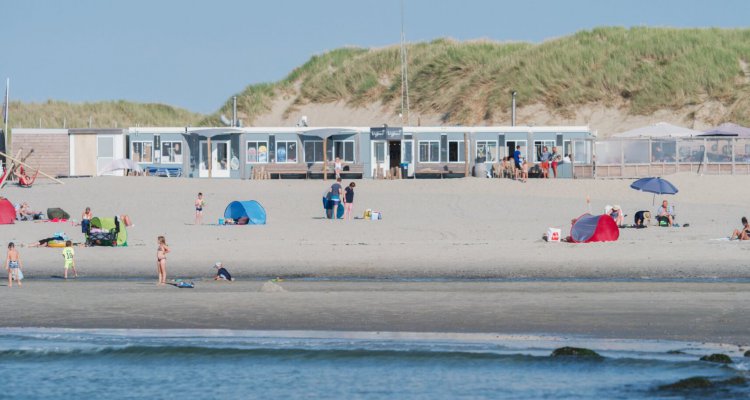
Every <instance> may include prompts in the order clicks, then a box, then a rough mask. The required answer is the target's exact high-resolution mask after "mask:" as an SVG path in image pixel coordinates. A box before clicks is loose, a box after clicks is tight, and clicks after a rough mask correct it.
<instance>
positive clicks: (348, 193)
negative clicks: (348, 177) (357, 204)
mask: <svg viewBox="0 0 750 400" xmlns="http://www.w3.org/2000/svg"><path fill="white" fill-rule="evenodd" d="M355 186H357V184H355V183H354V182H350V183H349V186H347V187H346V189H344V219H345V220H350V221H351V220H352V218H354V217H353V215H354V187H355Z"/></svg>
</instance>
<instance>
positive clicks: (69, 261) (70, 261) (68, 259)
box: [62, 240, 78, 279]
mask: <svg viewBox="0 0 750 400" xmlns="http://www.w3.org/2000/svg"><path fill="white" fill-rule="evenodd" d="M75 255H76V252H75V250H73V242H71V241H70V240H67V241H66V242H65V248H64V249H63V251H62V256H63V260H65V266H64V267H65V271H64V272H63V278H65V279H68V270H69V269H71V268H73V276H74V277H76V278H78V271H76V260H75V258H74V257H75Z"/></svg>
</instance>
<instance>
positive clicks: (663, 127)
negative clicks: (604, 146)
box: [612, 122, 703, 139]
mask: <svg viewBox="0 0 750 400" xmlns="http://www.w3.org/2000/svg"><path fill="white" fill-rule="evenodd" d="M701 134H703V132H701V131H696V130H693V129H688V128H683V127H681V126H677V125H672V124H669V123H666V122H658V123H656V124H654V125H649V126H643V127H640V128H635V129H631V130H629V131H625V132H620V133H617V134H614V135H612V137H613V138H618V139H628V138H667V137H673V138H678V137H691V136H698V135H701Z"/></svg>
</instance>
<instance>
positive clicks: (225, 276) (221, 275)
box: [214, 261, 234, 282]
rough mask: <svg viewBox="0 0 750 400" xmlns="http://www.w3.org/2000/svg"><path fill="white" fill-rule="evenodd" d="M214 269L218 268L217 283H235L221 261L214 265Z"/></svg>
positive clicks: (215, 278) (215, 277)
mask: <svg viewBox="0 0 750 400" xmlns="http://www.w3.org/2000/svg"><path fill="white" fill-rule="evenodd" d="M214 268H216V270H217V271H216V275H215V276H214V280H215V281H219V280H225V281H229V282H231V281H233V280H234V279H232V275H231V274H230V273H229V271H227V269H226V268H224V264H222V263H221V261H218V262H217V263H216V264H214Z"/></svg>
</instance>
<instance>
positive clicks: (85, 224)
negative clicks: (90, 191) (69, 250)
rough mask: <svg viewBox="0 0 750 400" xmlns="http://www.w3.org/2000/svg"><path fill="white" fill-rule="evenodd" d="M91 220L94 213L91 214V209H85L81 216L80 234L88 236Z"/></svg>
mask: <svg viewBox="0 0 750 400" xmlns="http://www.w3.org/2000/svg"><path fill="white" fill-rule="evenodd" d="M91 218H94V213H92V212H91V207H86V209H85V210H83V214H81V232H82V233H84V234H88V233H89V231H90V230H91Z"/></svg>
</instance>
